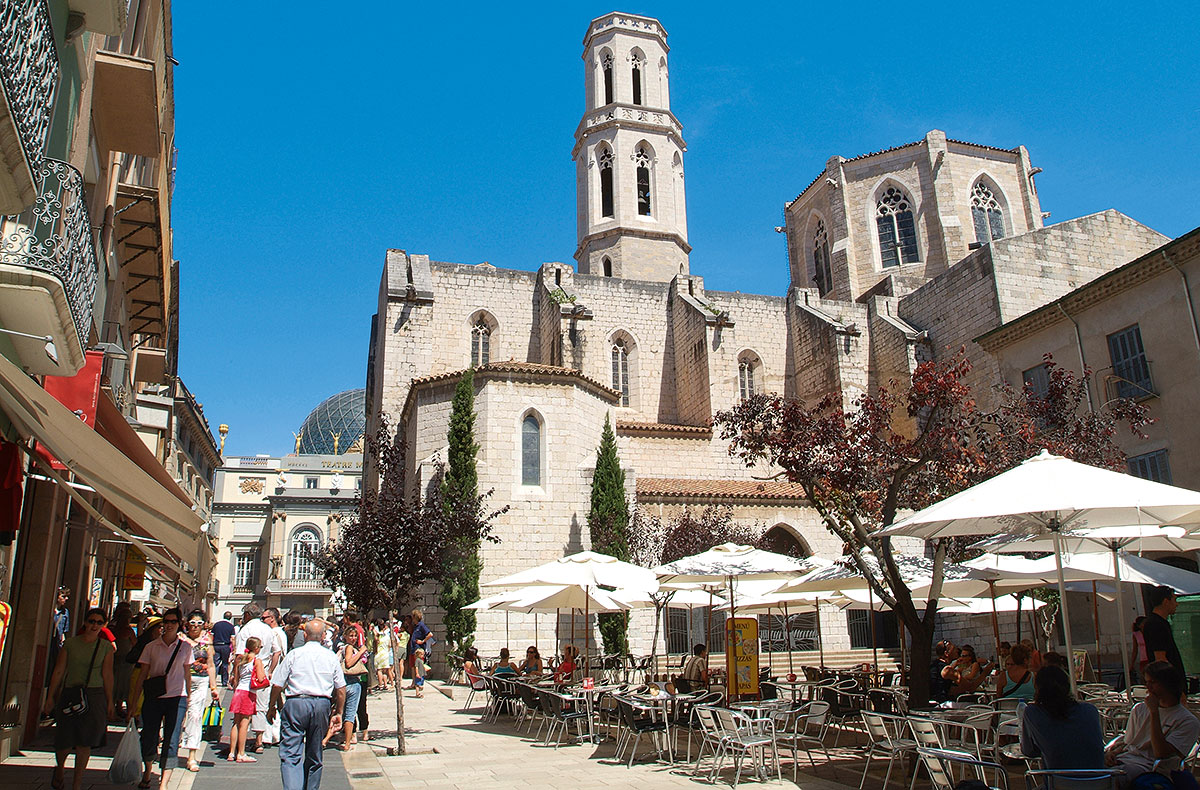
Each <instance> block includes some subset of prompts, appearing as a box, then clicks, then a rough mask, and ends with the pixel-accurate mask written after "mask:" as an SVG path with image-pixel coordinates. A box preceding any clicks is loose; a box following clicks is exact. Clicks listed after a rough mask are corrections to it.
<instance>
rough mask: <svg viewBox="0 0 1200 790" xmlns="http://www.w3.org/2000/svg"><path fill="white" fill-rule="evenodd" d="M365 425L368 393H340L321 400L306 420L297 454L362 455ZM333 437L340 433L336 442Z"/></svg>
mask: <svg viewBox="0 0 1200 790" xmlns="http://www.w3.org/2000/svg"><path fill="white" fill-rule="evenodd" d="M366 425H367V391H366V390H365V389H357V390H346V391H345V392H339V393H338V394H337V395H334V396H332V397H329V398H326V399H325V400H323V401H321V404H320V405H319V406H317V408H315V409H313V410H312V412H311V413H310V414H309V415H308V417H306V418H305V419H304V424H303V425H301V426H300V431H301V433H300V446H299V449H298V450H297V452H299V453H300V454H302V455H339V454H342V453H348V452H356V453H360V452H362V444H363V443H362V438H363V431H364V430H365V428H366ZM334 434H337V439H336V440H335V439H334ZM335 445H336V449H335Z"/></svg>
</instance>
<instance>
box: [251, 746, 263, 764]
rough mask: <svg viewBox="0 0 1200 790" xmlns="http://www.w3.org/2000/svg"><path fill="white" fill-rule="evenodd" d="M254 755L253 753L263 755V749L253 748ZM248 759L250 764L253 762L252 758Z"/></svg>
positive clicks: (259, 747)
mask: <svg viewBox="0 0 1200 790" xmlns="http://www.w3.org/2000/svg"><path fill="white" fill-rule="evenodd" d="M254 753H255V754H262V753H263V747H261V746H255V747H254ZM249 759H250V762H254V760H253V758H249Z"/></svg>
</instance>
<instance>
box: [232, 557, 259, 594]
mask: <svg viewBox="0 0 1200 790" xmlns="http://www.w3.org/2000/svg"><path fill="white" fill-rule="evenodd" d="M253 585H254V552H253V551H239V552H238V553H237V558H236V560H235V562H234V570H233V586H234V587H252V586H253Z"/></svg>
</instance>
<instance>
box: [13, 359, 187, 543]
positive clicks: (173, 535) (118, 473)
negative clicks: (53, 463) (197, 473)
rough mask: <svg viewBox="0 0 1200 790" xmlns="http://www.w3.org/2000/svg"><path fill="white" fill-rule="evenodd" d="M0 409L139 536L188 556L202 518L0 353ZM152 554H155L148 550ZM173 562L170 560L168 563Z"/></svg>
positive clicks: (23, 432) (18, 428) (22, 431)
mask: <svg viewBox="0 0 1200 790" xmlns="http://www.w3.org/2000/svg"><path fill="white" fill-rule="evenodd" d="M0 409H3V410H4V412H5V414H7V415H8V417H9V419H10V420H12V422H13V424H14V425H15V426H16V427H17V430H19V431H20V432H21V433H22V434H23V435H25V436H27V437H33V438H36V439H37V440H38V441H39V442H41V443H42V444H44V445H46V447H47V448H48V449H49V450H50V451H51V452H52V453H53V454H54V456H55V457H56V458H57V459H58V460H59V461H61V462H62V463H63V465H65V466H66V467H67V468H68V469H70V470H71V471H72V472H74V473H75V474H76V475H77V476H78V477H79V479H80V480H81V481H83V482H84V483H87V484H88V485H90V486H91V487H92V488H94V489H96V492H97V493H98V494H100V496H102V497H104V499H105V500H106V501H107V502H108V503H109V504H110V505H112V506H113V507H115V508H116V509H117V510H119V511H120V512H121V513H123V514H124V515H125V517H126V518H127V519H129V521H131V522H133V523H134V524H137V525H138V527H139V528H140V530H141V531H143V532H144V534H145V535H147V536H150V537H152V538H154V539H155V540H157V541H159V542H161V543H162V545H163V547H164V548H166V549H167V550H168V551H170V552H171V553H173V554H174V555H175V556H176V557H178V558H180V559H182V560H183V561H184V562H188V563H191V562H193V561H194V558H195V557H196V553H197V542H198V541H199V540H201V539H202V536H201V533H200V528H201V526H202V525H203V524H204V519H203V518H201V517H200V516H199V515H197V514H196V513H195V512H194V511H193V510H192V509H191V507H189V506H188V505H186V504H184V503H183V502H181V501H180V500H179V498H178V497H176V495H175V494H174V493H172V492H171V491H168V490H167V489H166V488H164V487H163V485H162V484H161V483H159V482H158V481H157V480H155V479H154V478H153V477H151V476H150V475H149V474H147V473H146V472H145V471H144V470H143V469H142V468H141V467H139V466H138V465H137V464H136V463H134V462H133V461H131V460H130V459H129V458H128V457H126V456H125V454H124V453H122V452H121V451H120V450H118V449H117V448H115V447H113V446H112V444H110V443H109V442H108V441H106V440H105V439H104V438H103V437H102V436H100V435H99V434H98V433H96V432H95V431H94V430H92V429H91V428H89V427H88V426H87V425H85V424H84V423H82V422H80V420H79V418H78V417H76V416H75V415H74V414H73V413H72V412H71V411H70V410H69V409H67V408H66V407H65V406H63V405H62V404H61V403H59V402H58V401H57V400H55V399H54V397H53V396H52V395H50V394H49V393H47V392H46V391H45V390H43V389H42V388H41V387H39V386H38V385H37V382H35V381H34V380H33V379H31V378H29V377H28V376H27V375H25V373H23V372H22V371H21V370H20V369H19V368H17V366H16V365H14V364H13V363H12V362H10V361H9V360H8V359H7V358H5V357H4V356H3V355H0ZM153 554H160V553H159V552H153ZM172 564H174V563H172Z"/></svg>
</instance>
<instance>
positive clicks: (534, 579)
mask: <svg viewBox="0 0 1200 790" xmlns="http://www.w3.org/2000/svg"><path fill="white" fill-rule="evenodd" d="M537 584H543V585H563V584H572V585H576V586H579V587H601V586H602V587H612V588H618V587H625V588H628V589H634V590H649V591H654V590H657V589H658V581H657V580H656V579H655V576H654V572H653V571H651V570H649V569H648V568H642V567H640V566H637V565H633V564H632V563H628V562H622V561H621V560H618V559H617V558H616V557H610V556H609V555H607V554H600V553H598V552H595V551H581V552H579V553H578V554H569V555H567V556H566V557H559V558H558V559H556V560H552V561H550V562H547V563H543V564H542V565H538V566H536V567H534V568H528V569H526V570H523V571H520V572H518V573H514V574H511V575H509V576H503V577H501V578H499V579H494V580H492V581H490V582H486V583H484V584H482V585H480V586H481V587H516V586H527V585H537ZM563 608H566V607H563Z"/></svg>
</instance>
